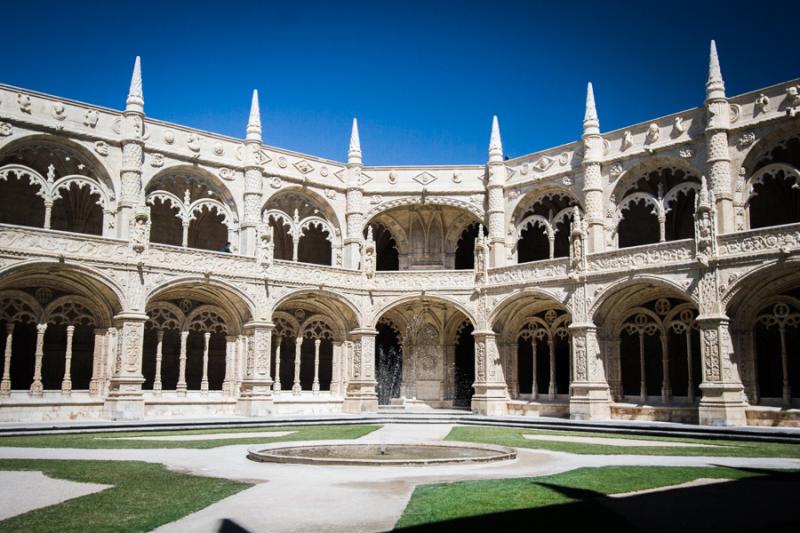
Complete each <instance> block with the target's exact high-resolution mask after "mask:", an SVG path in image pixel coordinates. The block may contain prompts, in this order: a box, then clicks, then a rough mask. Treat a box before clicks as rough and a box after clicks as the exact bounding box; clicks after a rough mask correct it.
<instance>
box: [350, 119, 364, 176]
mask: <svg viewBox="0 0 800 533" xmlns="http://www.w3.org/2000/svg"><path fill="white" fill-rule="evenodd" d="M347 164H348V165H363V164H364V163H363V161H361V140H360V139H359V138H358V120H357V119H356V118H353V130H352V131H351V132H350V149H349V150H348V151H347Z"/></svg>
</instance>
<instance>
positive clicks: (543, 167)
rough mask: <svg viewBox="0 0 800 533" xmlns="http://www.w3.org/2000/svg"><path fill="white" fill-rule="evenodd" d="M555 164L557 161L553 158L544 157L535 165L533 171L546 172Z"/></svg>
mask: <svg viewBox="0 0 800 533" xmlns="http://www.w3.org/2000/svg"><path fill="white" fill-rule="evenodd" d="M555 162H556V160H555V159H553V158H552V157H548V156H546V155H544V156H542V157H540V158H539V159H538V160H537V161H536V162H535V163H534V164H533V169H534V170H536V171H538V172H546V171H547V170H548V169H549V168H550V167H552V166H553V163H555Z"/></svg>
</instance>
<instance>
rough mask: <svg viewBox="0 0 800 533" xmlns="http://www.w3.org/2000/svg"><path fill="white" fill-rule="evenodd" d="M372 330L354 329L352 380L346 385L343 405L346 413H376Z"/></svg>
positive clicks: (373, 335) (373, 337)
mask: <svg viewBox="0 0 800 533" xmlns="http://www.w3.org/2000/svg"><path fill="white" fill-rule="evenodd" d="M377 334H378V332H377V331H376V330H375V329H374V328H362V329H355V330H353V331H351V332H350V336H351V338H352V339H353V361H352V368H351V372H352V376H353V377H352V379H350V380H349V381H348V383H347V389H346V391H345V397H344V405H343V406H342V409H343V410H344V412H346V413H364V412H369V413H376V412H377V411H378V394H377V393H376V391H375V385H376V383H375V337H376V336H377Z"/></svg>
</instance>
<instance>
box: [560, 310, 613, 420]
mask: <svg viewBox="0 0 800 533" xmlns="http://www.w3.org/2000/svg"><path fill="white" fill-rule="evenodd" d="M569 332H570V340H571V342H570V345H571V357H572V384H571V385H570V396H569V417H570V418H571V419H573V420H608V419H609V418H611V396H610V391H609V387H608V382H607V381H606V375H605V368H604V364H603V359H602V354H601V353H600V345H599V343H598V341H597V329H596V328H595V325H594V324H592V323H582V324H581V323H576V324H572V325H570V326H569Z"/></svg>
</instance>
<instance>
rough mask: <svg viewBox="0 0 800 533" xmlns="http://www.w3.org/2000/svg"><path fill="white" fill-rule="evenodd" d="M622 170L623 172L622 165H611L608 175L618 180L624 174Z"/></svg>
mask: <svg viewBox="0 0 800 533" xmlns="http://www.w3.org/2000/svg"><path fill="white" fill-rule="evenodd" d="M622 170H623V169H622V163H614V164H613V165H611V168H609V169H608V174H609V175H610V176H611V177H612V178H616V177H618V176H619V175H620V174H622Z"/></svg>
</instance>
